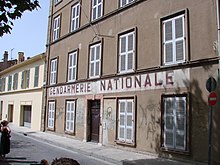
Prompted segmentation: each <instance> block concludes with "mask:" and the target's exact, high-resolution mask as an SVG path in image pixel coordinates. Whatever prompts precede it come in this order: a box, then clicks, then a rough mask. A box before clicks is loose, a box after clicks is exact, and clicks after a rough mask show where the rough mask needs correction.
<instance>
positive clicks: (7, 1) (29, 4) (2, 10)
mask: <svg viewBox="0 0 220 165" xmlns="http://www.w3.org/2000/svg"><path fill="white" fill-rule="evenodd" d="M38 7H40V5H39V2H38V0H0V37H2V36H3V35H4V34H6V33H10V32H11V30H12V26H13V21H14V20H16V19H18V18H21V16H22V14H23V13H24V12H25V11H33V10H35V9H37V8H38Z"/></svg>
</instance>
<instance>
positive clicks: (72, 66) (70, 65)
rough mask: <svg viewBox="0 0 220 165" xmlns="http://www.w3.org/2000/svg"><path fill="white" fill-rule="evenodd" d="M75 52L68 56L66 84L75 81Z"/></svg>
mask: <svg viewBox="0 0 220 165" xmlns="http://www.w3.org/2000/svg"><path fill="white" fill-rule="evenodd" d="M76 69H77V51H75V52H73V53H70V54H69V61H68V82H71V81H75V80H76Z"/></svg>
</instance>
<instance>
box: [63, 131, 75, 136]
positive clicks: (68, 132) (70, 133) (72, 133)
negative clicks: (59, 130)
mask: <svg viewBox="0 0 220 165" xmlns="http://www.w3.org/2000/svg"><path fill="white" fill-rule="evenodd" d="M65 134H67V135H71V136H75V133H74V132H70V131H65Z"/></svg>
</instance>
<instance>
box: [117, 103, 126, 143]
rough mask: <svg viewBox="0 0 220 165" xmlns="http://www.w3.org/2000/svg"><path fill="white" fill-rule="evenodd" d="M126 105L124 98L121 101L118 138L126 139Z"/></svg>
mask: <svg viewBox="0 0 220 165" xmlns="http://www.w3.org/2000/svg"><path fill="white" fill-rule="evenodd" d="M125 108H126V105H125V101H124V100H120V101H119V122H118V139H119V140H120V141H122V142H124V141H125V124H126V123H125V113H126V110H125Z"/></svg>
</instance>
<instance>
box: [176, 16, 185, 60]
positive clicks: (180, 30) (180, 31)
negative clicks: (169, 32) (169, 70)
mask: <svg viewBox="0 0 220 165" xmlns="http://www.w3.org/2000/svg"><path fill="white" fill-rule="evenodd" d="M183 18H184V17H183V16H182V17H180V18H177V19H175V39H176V61H182V60H184V19H183Z"/></svg>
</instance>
